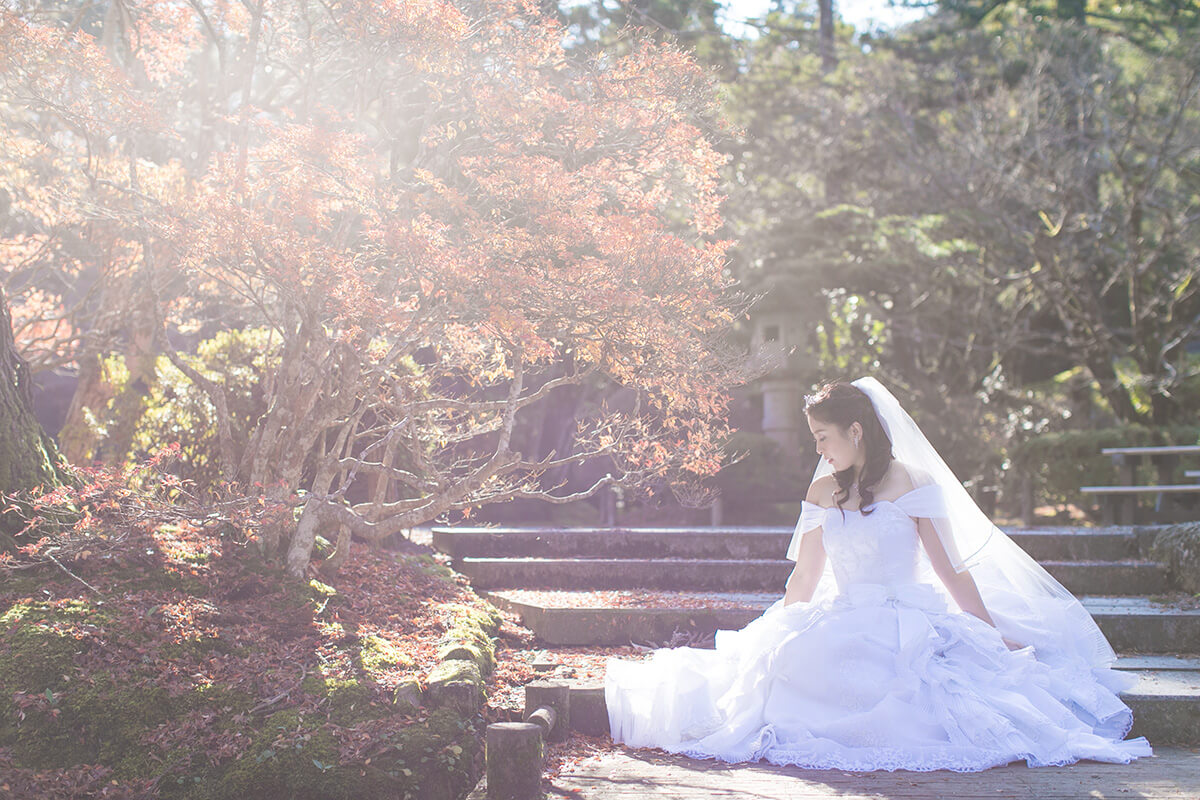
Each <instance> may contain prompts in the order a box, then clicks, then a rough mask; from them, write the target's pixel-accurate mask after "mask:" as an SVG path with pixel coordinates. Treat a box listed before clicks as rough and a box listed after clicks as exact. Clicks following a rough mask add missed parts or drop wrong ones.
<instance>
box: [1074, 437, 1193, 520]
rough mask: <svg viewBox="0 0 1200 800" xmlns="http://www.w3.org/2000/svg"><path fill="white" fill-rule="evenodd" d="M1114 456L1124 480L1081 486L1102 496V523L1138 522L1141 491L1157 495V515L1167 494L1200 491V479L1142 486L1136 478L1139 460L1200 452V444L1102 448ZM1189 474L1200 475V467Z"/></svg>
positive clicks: (1159, 513) (1118, 471) (1155, 507)
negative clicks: (1190, 481) (1113, 483)
mask: <svg viewBox="0 0 1200 800" xmlns="http://www.w3.org/2000/svg"><path fill="white" fill-rule="evenodd" d="M1100 452H1101V453H1103V454H1104V455H1106V456H1111V457H1112V460H1113V466H1115V467H1116V469H1117V476H1118V478H1119V480H1120V481H1121V483H1120V485H1117V486H1081V487H1079V490H1080V491H1081V492H1082V493H1084V494H1091V495H1096V496H1097V497H1098V498H1100V500H1101V513H1102V515H1103V523H1104V524H1105V525H1112V524H1114V522H1115V523H1118V524H1121V525H1132V524H1134V522H1136V521H1137V520H1136V512H1137V497H1138V495H1140V494H1154V495H1155V496H1156V499H1155V504H1154V510H1155V514H1156V515H1161V514H1162V513H1163V506H1164V498H1167V497H1170V496H1189V495H1197V494H1200V483H1180V484H1171V483H1160V484H1157V485H1153V486H1142V485H1138V484H1137V483H1136V482H1135V477H1136V474H1137V467H1138V464H1140V463H1141V460H1142V459H1143V458H1148V459H1150V460H1151V461H1155V460H1159V459H1164V458H1177V457H1179V456H1187V455H1200V445H1166V446H1162V447H1105V448H1103V449H1102V450H1101V451H1100ZM1184 474H1185V476H1186V477H1189V478H1192V477H1200V470H1189V471H1187V472H1185V473H1184Z"/></svg>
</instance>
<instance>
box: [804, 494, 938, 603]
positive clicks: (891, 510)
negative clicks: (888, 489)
mask: <svg viewBox="0 0 1200 800" xmlns="http://www.w3.org/2000/svg"><path fill="white" fill-rule="evenodd" d="M822 528H823V532H824V533H823V536H822V541H823V542H824V544H825V554H826V556H827V557H828V558H829V563H830V565H831V566H832V567H833V577H834V578H835V579H836V580H837V585H838V589H839V591H845V589H846V587H847V586H849V585H850V584H852V583H882V584H888V585H895V584H905V583H915V582H916V580H917V568H918V566H919V564H920V541H919V538H918V536H917V523H916V521H915V520H914V519H913V518H912V517H910V516H908V514H906V513H905V512H904V511H903V510H902V509H901V508H900V507H899V506H897V505H896V504H895V503H890V502H886V501H885V502H882V503H878V504H876V505H875V507H874V508H873V509H872V511H871V513H870V514H863V513H862V512H861V511H847V512H845V518H844V519H843V516H842V513H841V511H840V510H839V509H837V508H833V509H829V510H828V511H827V512H826V514H825V521H824V524H823V525H822Z"/></svg>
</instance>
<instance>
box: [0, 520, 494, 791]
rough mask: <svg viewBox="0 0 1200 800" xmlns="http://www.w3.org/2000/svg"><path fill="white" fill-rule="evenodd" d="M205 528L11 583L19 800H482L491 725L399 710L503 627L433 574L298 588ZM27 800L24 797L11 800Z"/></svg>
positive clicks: (484, 652) (373, 557) (4, 684)
mask: <svg viewBox="0 0 1200 800" xmlns="http://www.w3.org/2000/svg"><path fill="white" fill-rule="evenodd" d="M205 535H206V534H204V533H203V532H202V529H201V528H200V527H199V526H192V525H186V524H183V525H175V526H172V527H170V528H165V527H164V528H159V529H156V530H153V531H148V532H144V533H134V532H130V533H128V534H127V535H126V540H127V541H126V543H125V544H124V545H123V546H122V547H121V548H118V549H116V550H109V551H106V556H105V558H103V559H90V560H83V561H79V562H75V563H73V564H72V565H71V568H72V571H73V572H75V573H76V574H77V575H79V576H80V577H81V578H83V579H84V580H86V581H87V583H89V584H91V585H92V586H94V587H96V588H97V589H99V590H100V591H99V593H94V592H92V591H91V590H89V589H88V588H86V587H85V586H84V585H83V583H82V582H80V581H76V580H73V579H72V578H70V577H68V576H67V575H66V574H65V573H63V572H43V573H39V574H37V575H29V574H27V573H25V574H20V575H17V576H14V577H13V579H12V580H6V581H5V582H4V583H3V584H0V696H3V697H5V698H6V699H10V698H11V699H12V700H13V702H12V703H9V704H6V708H5V709H4V711H3V713H2V714H0V771H3V772H4V773H5V776H6V777H5V782H4V785H5V786H6V787H7V788H6V790H5V791H6V792H8V793H9V796H13V797H16V798H20V797H24V796H28V797H39V796H49V795H50V794H51V793H53V794H54V796H61V797H91V796H96V794H97V793H98V792H100V791H101V789H102V790H103V793H104V796H105V797H162V798H186V799H188V800H193V799H194V800H221V799H223V798H239V799H240V798H247V797H272V798H274V797H278V798H313V800H316V798H343V797H345V798H351V797H353V798H373V797H380V798H382V797H387V798H389V800H393V799H396V800H398V799H399V798H405V797H409V798H414V799H416V798H420V800H427V799H428V800H439V799H440V798H457V797H461V796H463V795H465V794H466V792H467V791H469V789H470V788H471V787H472V786H473V785H474V783H475V782H476V780H477V779H478V777H479V775H480V774H481V772H482V770H483V753H482V738H483V729H484V727H485V725H486V720H484V719H483V718H482V717H481V716H480V715H478V714H476V715H472V716H466V717H464V716H463V715H462V714H461V713H460V712H455V711H453V710H452V709H449V708H435V709H427V708H414V707H413V706H411V705H409V704H407V703H404V704H398V705H394V704H393V702H394V700H395V698H396V696H397V692H398V690H399V689H402V688H403V687H405V686H409V687H411V686H412V685H413V684H414V682H418V683H419V685H420V686H422V687H423V686H424V683H425V680H426V677H427V676H428V674H429V672H430V671H431V670H432V669H433V668H434V667H435V666H436V665H437V663H438V653H439V651H440V650H444V649H445V646H446V645H447V644H448V643H463V644H467V645H470V647H472V648H473V650H474V651H475V652H477V653H478V660H479V661H480V662H482V664H484V665H488V666H489V669H490V665H491V664H493V663H494V658H495V651H494V644H493V642H492V640H491V639H490V638H489V637H488V636H487V635H486V634H481V633H480V631H479V625H484V626H485V627H488V628H489V629H491V630H495V629H496V627H497V626H498V624H499V622H500V617H499V615H498V614H497V613H496V612H495V611H494V610H493V609H491V608H490V606H486V605H485V604H483V603H482V602H481V601H480V600H479V599H478V598H477V597H476V596H475V595H474V594H473V593H471V592H470V591H469V590H467V589H466V588H465V587H464V586H463V585H462V584H461V583H460V582H457V581H456V580H455V579H454V576H453V573H451V572H450V571H449V570H448V569H447V568H446V567H444V566H443V565H441V564H438V563H437V562H436V561H435V560H434V559H432V558H429V557H428V556H424V557H412V556H396V555H392V554H386V553H378V552H372V551H370V550H368V549H366V548H356V549H355V550H354V551H353V553H352V555H351V559H350V562H349V563H348V564H347V565H346V566H345V567H344V568H343V570H342V571H341V573H339V575H338V576H337V577H336V578H334V579H329V578H323V579H322V581H324V582H322V581H318V580H312V581H311V582H309V581H304V582H295V581H288V580H287V579H286V578H284V577H283V576H282V575H281V574H280V573H279V572H278V571H277V570H275V569H273V568H272V567H270V566H268V565H265V564H263V563H261V562H259V561H257V560H256V559H255V558H254V557H253V556H252V555H251V554H250V552H249V551H248V550H246V549H245V548H243V547H240V546H239V545H237V544H234V543H233V542H231V541H228V540H221V539H219V538H217V539H212V540H208V539H205V538H204V537H205ZM13 792H16V794H11V793H13Z"/></svg>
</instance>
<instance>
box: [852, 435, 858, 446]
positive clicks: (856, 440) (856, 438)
mask: <svg viewBox="0 0 1200 800" xmlns="http://www.w3.org/2000/svg"><path fill="white" fill-rule="evenodd" d="M850 441H852V442H854V446H855V447H856V448H857V447H858V437H857V436H854V437H851V439H850Z"/></svg>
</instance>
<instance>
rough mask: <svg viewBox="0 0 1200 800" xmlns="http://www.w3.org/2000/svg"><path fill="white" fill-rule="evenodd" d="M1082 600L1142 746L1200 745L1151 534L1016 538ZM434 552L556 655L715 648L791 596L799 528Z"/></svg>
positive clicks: (449, 534) (554, 531) (550, 536)
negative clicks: (1126, 674) (790, 551)
mask: <svg viewBox="0 0 1200 800" xmlns="http://www.w3.org/2000/svg"><path fill="white" fill-rule="evenodd" d="M1008 533H1009V535H1010V536H1012V538H1013V540H1014V541H1016V542H1017V544H1018V545H1020V546H1021V547H1022V548H1023V549H1024V550H1025V551H1026V552H1027V553H1029V554H1030V555H1031V556H1033V557H1034V558H1035V559H1037V560H1038V561H1039V562H1040V563H1041V564H1042V565H1043V566H1044V567H1045V568H1046V569H1047V571H1049V572H1050V574H1052V575H1053V576H1054V577H1055V578H1057V579H1058V580H1059V581H1060V582H1062V584H1063V585H1064V586H1066V587H1067V588H1068V589H1069V590H1070V591H1072V592H1074V593H1075V594H1076V595H1078V596H1080V598H1081V600H1082V602H1083V604H1084V607H1085V608H1087V610H1088V612H1089V613H1090V614H1091V615H1092V617H1093V618H1094V619H1095V620H1096V623H1097V624H1098V625H1099V626H1100V629H1101V630H1102V631H1103V632H1104V635H1105V636H1106V637H1107V638H1108V640H1109V642H1110V643H1111V644H1112V646H1113V647H1114V649H1116V650H1117V651H1118V652H1119V653H1123V654H1125V655H1123V656H1122V657H1121V659H1120V660H1119V662H1118V665H1117V666H1118V668H1119V669H1126V670H1130V671H1133V672H1136V673H1137V675H1138V683H1137V685H1136V686H1135V687H1134V688H1133V689H1132V690H1130V691H1129V692H1127V693H1126V694H1125V700H1126V702H1128V703H1129V705H1130V706H1131V707H1132V708H1133V710H1134V718H1135V725H1134V730H1133V731H1132V732H1131V735H1134V736H1136V735H1144V736H1146V737H1147V738H1148V739H1149V740H1150V741H1151V743H1152V744H1172V743H1176V744H1191V745H1195V744H1200V610H1185V609H1179V608H1169V607H1164V606H1160V605H1157V604H1155V603H1153V602H1151V601H1150V599H1149V597H1150V596H1154V595H1161V594H1164V593H1165V592H1168V591H1169V590H1170V589H1171V585H1170V581H1169V575H1168V574H1167V572H1166V570H1165V568H1164V567H1163V565H1161V564H1159V563H1156V562H1154V561H1151V560H1148V559H1147V558H1146V555H1147V553H1148V549H1149V548H1148V545H1149V543H1150V541H1151V539H1152V537H1153V535H1154V531H1153V530H1152V529H1146V528H1128V527H1127V528H1105V529H1099V530H1096V529H1077V530H1061V529H1052V530H1012V531H1009V532H1008ZM431 536H432V543H433V545H434V547H435V548H436V549H438V550H440V551H442V552H443V553H446V554H448V555H450V556H451V558H452V561H453V564H454V567H455V569H457V570H458V571H460V572H462V573H463V574H465V575H466V576H468V578H469V579H470V581H471V583H472V585H473V586H474V587H475V588H476V589H477V590H478V591H479V592H480V593H481V594H483V595H484V596H485V597H486V598H487V599H489V600H490V601H491V602H492V603H493V604H494V605H496V606H499V607H500V608H503V609H506V610H508V611H511V612H513V613H515V614H517V615H518V616H519V617H520V618H521V620H522V622H523V624H524V625H525V626H526V627H527V628H529V629H531V630H533V631H534V633H535V634H537V636H538V638H539V639H540V640H541V641H542V642H543V643H544V644H546V645H547V646H563V647H566V646H619V645H629V644H631V643H635V644H639V645H644V646H647V647H660V646H664V645H668V644H681V643H682V644H693V645H694V646H705V645H706V644H707V646H711V642H712V637H713V634H714V632H715V631H717V630H721V629H726V630H729V629H739V628H742V627H744V626H745V625H746V624H747V623H748V622H750V621H751V620H752V619H754V618H755V617H757V616H759V615H760V614H761V613H762V612H763V610H764V609H766V608H767V607H768V606H769V605H771V604H772V603H774V602H775V601H776V600H778V599H779V597H780V596H781V595H782V593H783V587H784V583H785V582H786V580H787V577H788V575H789V574H790V572H791V570H792V567H793V564H792V562H791V561H788V560H786V559H784V558H781V557H780V556H781V554H782V553H783V552H784V551H785V550H786V548H787V545H788V542H789V541H790V539H791V536H792V531H791V529H790V528H778V527H775V528H763V527H753V528H751V527H745V528H733V527H726V528H698V529H688V528H572V529H562V528H467V527H454V528H433V529H432V531H431Z"/></svg>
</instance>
